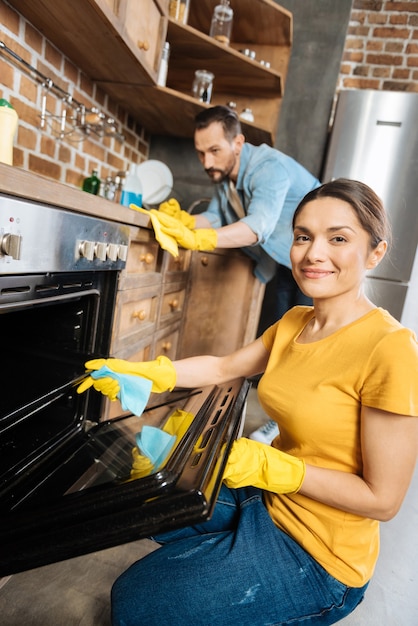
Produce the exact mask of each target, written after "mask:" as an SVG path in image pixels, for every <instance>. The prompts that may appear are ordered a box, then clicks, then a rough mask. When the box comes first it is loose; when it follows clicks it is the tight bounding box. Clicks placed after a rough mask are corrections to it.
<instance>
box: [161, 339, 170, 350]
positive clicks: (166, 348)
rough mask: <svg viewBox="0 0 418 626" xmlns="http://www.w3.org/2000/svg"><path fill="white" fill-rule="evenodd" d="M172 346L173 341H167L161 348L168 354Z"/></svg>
mask: <svg viewBox="0 0 418 626" xmlns="http://www.w3.org/2000/svg"><path fill="white" fill-rule="evenodd" d="M172 345H173V344H172V343H171V341H165V342H164V343H163V345H162V346H161V347H162V349H163V350H164V352H168V351H169V350H171V347H172Z"/></svg>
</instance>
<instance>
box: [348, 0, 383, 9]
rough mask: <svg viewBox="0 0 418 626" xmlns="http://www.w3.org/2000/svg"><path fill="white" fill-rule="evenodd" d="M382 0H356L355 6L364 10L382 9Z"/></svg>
mask: <svg viewBox="0 0 418 626" xmlns="http://www.w3.org/2000/svg"><path fill="white" fill-rule="evenodd" d="M382 6H383V2H382V0H354V2H353V8H354V9H360V10H364V11H380V10H381V9H382Z"/></svg>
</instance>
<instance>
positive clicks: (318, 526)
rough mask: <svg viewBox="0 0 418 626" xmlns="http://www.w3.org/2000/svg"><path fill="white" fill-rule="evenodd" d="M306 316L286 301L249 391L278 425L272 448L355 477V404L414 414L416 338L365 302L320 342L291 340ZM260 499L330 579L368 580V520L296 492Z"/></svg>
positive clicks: (308, 311)
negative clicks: (254, 389) (362, 311)
mask: <svg viewBox="0 0 418 626" xmlns="http://www.w3.org/2000/svg"><path fill="white" fill-rule="evenodd" d="M312 317H313V309H312V308H311V307H295V308H293V309H291V310H290V311H288V312H287V313H286V314H285V315H284V316H283V317H282V319H281V320H280V321H279V322H277V323H276V324H274V325H273V326H271V327H270V328H268V329H267V330H266V331H265V333H264V334H263V342H264V345H265V346H266V348H267V350H268V351H269V352H270V358H269V362H268V365H267V368H266V371H265V373H264V375H263V377H262V378H261V379H260V382H259V384H258V395H259V400H260V403H261V405H262V407H263V409H264V411H265V412H266V413H267V414H268V415H269V416H270V417H271V418H272V419H274V420H275V421H276V422H277V423H278V425H279V429H280V434H279V436H278V437H276V439H275V440H274V442H273V444H272V445H273V446H275V447H277V448H279V449H280V450H284V451H285V452H288V453H289V454H293V455H294V456H296V457H299V458H302V459H304V460H305V461H306V463H307V464H311V465H317V466H319V467H326V468H332V469H336V470H341V471H344V472H351V473H355V474H358V475H361V473H362V457H361V445H360V410H361V405H365V406H370V407H374V408H378V409H383V410H385V411H390V412H392V413H398V414H401V415H412V416H417V415H418V375H417V372H418V344H417V340H416V337H415V335H414V333H413V332H412V331H411V330H409V329H407V328H404V327H403V326H402V325H401V324H399V322H397V321H396V320H395V319H394V318H393V317H392V316H391V315H390V314H389V313H388V312H387V311H384V310H383V309H374V310H373V311H370V312H369V313H367V314H366V315H364V316H363V317H361V318H360V319H358V320H356V321H355V322H353V323H352V324H349V325H347V326H345V327H344V328H341V329H340V330H338V331H336V332H335V333H333V334H332V335H330V336H329V337H326V338H325V339H322V340H320V341H316V342H312V343H307V344H302V343H297V342H296V339H297V337H298V336H299V334H300V333H301V331H302V330H303V328H304V327H305V325H306V324H307V323H308V322H309V321H310V319H311V318H312ZM264 496H265V503H266V506H267V508H268V510H269V512H270V515H271V517H272V519H273V520H274V522H275V524H276V525H277V526H278V527H279V528H281V529H282V530H284V531H285V532H286V533H288V534H289V535H290V536H291V537H293V538H294V539H295V540H296V541H297V542H298V543H299V544H300V545H301V546H303V548H304V549H305V550H306V551H307V552H309V553H310V554H311V555H312V556H313V557H314V558H315V559H316V560H317V561H318V562H319V563H320V564H321V565H322V567H324V569H326V570H327V571H328V572H329V573H330V574H331V575H332V576H334V577H335V578H336V579H337V580H339V581H341V582H342V583H344V584H346V585H349V586H351V587H361V586H363V585H364V584H365V583H366V582H367V581H368V580H369V579H370V578H371V576H372V574H373V571H374V567H375V563H376V560H377V556H378V553H379V524H378V522H377V521H376V520H372V519H368V518H363V517H360V516H358V515H353V514H351V513H345V512H344V511H340V510H338V509H335V508H333V507H330V506H328V505H325V504H321V503H320V502H316V501H314V500H311V499H310V498H307V497H306V496H303V495H301V494H293V495H278V494H273V493H270V492H265V494H264Z"/></svg>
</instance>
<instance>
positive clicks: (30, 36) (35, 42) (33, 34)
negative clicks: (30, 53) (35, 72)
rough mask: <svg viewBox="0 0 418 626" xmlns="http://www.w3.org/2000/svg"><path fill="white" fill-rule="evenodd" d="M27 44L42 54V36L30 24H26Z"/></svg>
mask: <svg viewBox="0 0 418 626" xmlns="http://www.w3.org/2000/svg"><path fill="white" fill-rule="evenodd" d="M25 42H26V43H27V44H28V46H29V47H30V48H32V50H35V51H36V52H37V53H38V54H40V53H41V52H42V36H41V34H40V32H39V31H38V30H36V29H35V28H33V26H32V24H29V22H26V25H25Z"/></svg>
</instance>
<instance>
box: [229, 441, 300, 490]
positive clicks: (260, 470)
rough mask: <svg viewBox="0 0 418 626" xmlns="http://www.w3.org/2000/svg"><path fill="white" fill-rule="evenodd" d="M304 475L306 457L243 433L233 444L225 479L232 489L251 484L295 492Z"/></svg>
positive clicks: (268, 488)
mask: <svg viewBox="0 0 418 626" xmlns="http://www.w3.org/2000/svg"><path fill="white" fill-rule="evenodd" d="M304 478H305V462H304V461H302V460H301V459H298V458H297V457H295V456H291V455H290V454H286V452H282V451H281V450H277V448H273V447H272V446H270V445H267V444H265V443H259V442H258V441H253V440H252V439H246V438H245V437H243V438H241V439H238V440H237V441H234V443H233V444H232V449H231V453H230V455H229V457H228V462H227V464H226V468H225V472H224V477H223V480H224V483H225V484H226V486H227V487H232V488H233V489H237V488H238V487H248V486H249V485H252V486H253V487H259V488H260V489H265V490H266V491H271V492H273V493H296V492H297V491H299V489H300V488H301V486H302V483H303V479H304Z"/></svg>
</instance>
